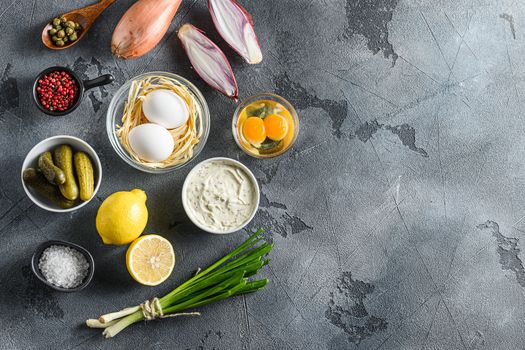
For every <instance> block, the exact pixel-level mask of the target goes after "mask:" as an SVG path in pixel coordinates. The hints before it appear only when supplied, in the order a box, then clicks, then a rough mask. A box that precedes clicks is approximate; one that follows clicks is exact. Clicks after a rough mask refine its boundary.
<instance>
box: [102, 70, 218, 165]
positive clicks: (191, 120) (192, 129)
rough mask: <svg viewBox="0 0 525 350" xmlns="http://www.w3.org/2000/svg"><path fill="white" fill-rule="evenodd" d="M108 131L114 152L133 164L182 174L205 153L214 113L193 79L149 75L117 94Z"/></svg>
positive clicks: (110, 112)
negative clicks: (183, 168)
mask: <svg viewBox="0 0 525 350" xmlns="http://www.w3.org/2000/svg"><path fill="white" fill-rule="evenodd" d="M106 129H107V134H108V137H109V141H110V142H111V145H112V146H113V149H114V150H115V151H116V152H117V154H118V155H119V156H120V158H122V159H123V160H124V161H125V162H126V163H127V164H129V165H131V166H132V167H134V168H136V169H138V170H141V171H144V172H148V173H153V174H162V173H167V172H170V171H173V170H176V169H179V168H182V167H183V166H185V165H187V164H188V163H190V162H191V161H192V160H193V159H194V158H195V157H196V156H197V155H198V154H199V153H200V152H201V151H202V149H203V148H204V145H205V144H206V140H207V138H208V134H209V131H210V112H209V109H208V104H207V103H206V100H205V99H204V96H203V95H202V94H201V92H200V91H199V90H198V89H197V87H195V85H193V84H192V83H191V82H190V81H188V80H187V79H185V78H183V77H181V76H179V75H176V74H172V73H168V72H149V73H144V74H141V75H138V76H136V77H134V78H132V79H130V80H129V81H127V82H126V83H124V85H122V86H121V87H120V88H119V89H118V90H117V92H116V93H115V95H114V96H113V98H112V100H111V102H110V104H109V108H108V111H107V118H106Z"/></svg>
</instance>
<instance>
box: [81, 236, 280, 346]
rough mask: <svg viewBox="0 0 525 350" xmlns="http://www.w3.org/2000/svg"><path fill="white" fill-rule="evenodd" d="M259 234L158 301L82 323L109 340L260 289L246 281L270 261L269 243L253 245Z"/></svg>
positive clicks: (262, 284) (259, 283)
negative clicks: (149, 322) (148, 323)
mask: <svg viewBox="0 0 525 350" xmlns="http://www.w3.org/2000/svg"><path fill="white" fill-rule="evenodd" d="M262 231H263V230H262V229H259V230H258V231H257V232H255V233H254V234H253V235H251V236H250V237H249V238H248V239H247V240H246V241H245V242H244V243H242V244H241V245H240V246H238V247H237V248H236V249H234V250H233V251H232V252H230V253H229V254H227V255H226V256H224V257H223V258H221V259H219V260H218V261H216V262H215V263H214V264H212V265H211V266H209V267H207V268H206V269H204V270H202V271H199V272H198V273H197V274H196V275H195V276H194V277H192V278H190V279H189V280H187V281H186V282H184V283H182V284H181V285H180V286H178V287H177V288H175V289H174V290H173V291H171V292H170V293H168V294H166V295H165V296H163V297H162V298H154V299H152V300H151V302H150V301H147V302H145V303H143V304H141V305H139V306H134V307H130V308H126V309H123V310H121V311H118V312H113V313H109V314H105V315H102V316H100V317H99V319H98V320H96V319H89V320H87V321H86V324H87V326H88V327H91V328H104V332H103V333H102V334H103V335H104V336H105V337H106V338H111V337H114V336H115V335H117V334H118V333H119V332H120V331H122V330H123V329H125V328H126V327H128V326H130V325H132V324H133V323H136V322H139V321H141V320H144V319H146V320H151V319H154V318H157V317H158V318H165V317H173V316H186V315H195V314H198V313H196V312H190V313H188V312H184V311H185V310H190V309H195V308H197V307H199V306H203V305H206V304H209V303H213V302H215V301H219V300H222V299H226V298H229V297H231V296H234V295H240V294H246V293H253V292H256V291H258V290H260V289H262V288H264V287H265V286H266V284H268V282H269V281H268V279H261V280H251V279H250V277H252V276H254V275H255V274H256V273H257V272H258V271H259V270H260V269H261V268H262V267H263V266H265V265H267V264H268V263H269V261H270V260H269V259H266V258H265V255H266V254H268V253H269V252H270V251H271V250H272V248H273V244H270V243H266V242H264V243H262V244H260V245H258V246H256V245H257V243H259V242H260V241H261V240H262V238H259V237H258V236H259V235H260V234H261V233H262Z"/></svg>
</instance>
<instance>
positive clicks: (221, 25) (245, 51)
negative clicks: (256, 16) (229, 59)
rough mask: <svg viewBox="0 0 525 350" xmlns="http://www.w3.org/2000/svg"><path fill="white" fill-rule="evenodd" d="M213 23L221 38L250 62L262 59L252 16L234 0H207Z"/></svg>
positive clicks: (258, 61) (257, 61)
mask: <svg viewBox="0 0 525 350" xmlns="http://www.w3.org/2000/svg"><path fill="white" fill-rule="evenodd" d="M208 8H209V10H210V14H211V17H212V19H213V23H214V24H215V27H216V28H217V31H218V32H219V34H220V35H221V36H222V38H223V39H224V40H225V41H226V42H227V43H228V44H229V45H230V46H231V47H232V49H234V50H235V51H237V53H238V54H239V55H241V56H242V57H243V58H244V60H245V61H246V62H248V63H250V64H257V63H260V62H261V61H262V53H261V47H260V45H259V40H258V39H257V35H256V34H255V30H254V28H253V20H252V16H251V15H250V14H249V13H248V12H247V11H246V10H245V9H244V8H243V7H242V6H241V5H239V4H238V3H237V1H235V0H208Z"/></svg>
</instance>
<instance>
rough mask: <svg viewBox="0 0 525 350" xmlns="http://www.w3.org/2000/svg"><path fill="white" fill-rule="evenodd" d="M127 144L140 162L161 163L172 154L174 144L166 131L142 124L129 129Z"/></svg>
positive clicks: (159, 127)
mask: <svg viewBox="0 0 525 350" xmlns="http://www.w3.org/2000/svg"><path fill="white" fill-rule="evenodd" d="M128 142H129V145H130V146H131V149H132V150H133V152H135V153H136V154H137V155H138V157H139V158H140V159H142V160H145V161H148V162H161V161H163V160H165V159H166V158H168V157H169V156H170V154H171V153H172V152H173V147H174V146H175V143H174V141H173V137H172V136H171V134H170V133H169V131H168V130H166V129H165V128H163V127H162V126H160V125H157V124H151V123H148V124H142V125H139V126H136V127H134V128H133V129H131V131H130V132H129V135H128Z"/></svg>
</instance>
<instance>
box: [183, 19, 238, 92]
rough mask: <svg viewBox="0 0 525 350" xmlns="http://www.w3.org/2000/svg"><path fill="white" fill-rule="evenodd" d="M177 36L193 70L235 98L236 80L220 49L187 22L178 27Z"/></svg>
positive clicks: (217, 88) (215, 87)
mask: <svg viewBox="0 0 525 350" xmlns="http://www.w3.org/2000/svg"><path fill="white" fill-rule="evenodd" d="M178 37H179V39H180V41H181V42H182V46H183V47H184V49H185V50H186V54H187V55H188V58H189V59H190V62H191V64H192V66H193V68H194V69H195V72H197V74H199V75H200V77H201V78H202V79H203V80H204V81H205V82H206V83H208V85H210V86H211V87H212V88H214V89H216V90H217V91H219V92H221V93H223V94H224V95H226V96H227V97H230V98H232V99H234V100H237V98H238V89H237V81H236V80H235V76H234V75H233V71H232V68H231V66H230V63H229V62H228V60H227V59H226V56H225V55H224V53H223V52H222V51H221V49H220V48H219V47H218V46H217V45H216V44H215V43H214V42H213V41H211V40H210V39H209V38H208V37H207V36H206V35H204V34H203V32H202V30H200V29H198V28H196V27H194V26H193V25H191V24H189V23H186V24H184V25H183V26H182V27H180V28H179V32H178Z"/></svg>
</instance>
